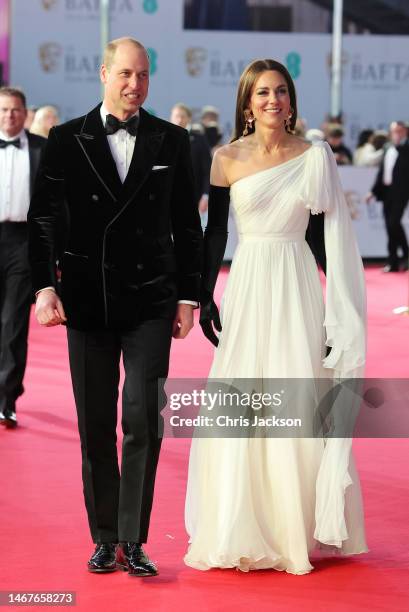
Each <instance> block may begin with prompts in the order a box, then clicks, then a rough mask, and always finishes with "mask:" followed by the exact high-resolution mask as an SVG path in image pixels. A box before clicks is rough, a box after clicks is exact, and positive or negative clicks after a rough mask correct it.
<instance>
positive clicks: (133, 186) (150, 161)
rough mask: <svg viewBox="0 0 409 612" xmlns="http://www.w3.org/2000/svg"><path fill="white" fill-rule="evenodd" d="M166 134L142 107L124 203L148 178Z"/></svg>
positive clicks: (122, 194)
mask: <svg viewBox="0 0 409 612" xmlns="http://www.w3.org/2000/svg"><path fill="white" fill-rule="evenodd" d="M164 136H165V132H163V131H161V130H160V129H158V128H157V126H156V125H155V122H154V120H153V119H152V117H151V116H150V115H149V113H147V112H146V111H144V110H143V108H141V109H140V111H139V126H138V133H137V135H136V141H135V149H134V152H133V156H132V160H131V165H130V167H129V171H128V174H127V176H126V179H125V182H124V184H123V192H122V193H121V199H122V201H123V202H124V203H127V202H129V201H130V200H131V199H132V198H133V197H134V195H135V194H136V192H137V191H138V190H139V189H140V188H141V187H142V185H143V184H144V182H145V180H146V179H147V178H148V176H149V174H150V172H151V170H152V166H153V165H154V163H155V160H156V158H157V155H158V153H159V149H160V147H161V145H162V142H163V138H164Z"/></svg>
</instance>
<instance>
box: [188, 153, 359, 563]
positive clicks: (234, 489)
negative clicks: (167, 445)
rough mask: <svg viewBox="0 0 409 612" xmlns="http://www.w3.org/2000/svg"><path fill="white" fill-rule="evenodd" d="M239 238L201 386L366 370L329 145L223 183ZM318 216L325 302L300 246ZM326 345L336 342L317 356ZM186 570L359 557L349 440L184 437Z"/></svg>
mask: <svg viewBox="0 0 409 612" xmlns="http://www.w3.org/2000/svg"><path fill="white" fill-rule="evenodd" d="M231 202H232V206H233V208H234V212H235V217H236V223H237V228H238V233H239V245H238V247H237V250H236V253H235V256H234V259H233V262H232V266H231V270H230V274H229V277H228V281H227V285H226V289H225V292H224V296H223V300H222V307H221V318H222V326H223V331H222V332H221V334H220V338H219V346H218V348H217V349H216V350H215V353H214V360H213V364H212V367H211V370H210V373H209V378H210V379H231V378H234V379H239V378H256V379H263V378H264V379H267V378H277V377H278V378H323V377H328V376H331V377H332V376H335V377H337V378H344V377H353V376H358V375H361V374H362V366H363V364H364V361H365V328H366V323H365V312H366V305H365V286H364V275H363V267H362V261H361V258H360V255H359V252H358V248H357V244H356V240H355V237H354V231H353V228H352V223H351V220H350V215H349V212H348V209H347V205H346V202H345V198H344V196H343V192H342V188H341V185H340V181H339V177H338V171H337V167H336V162H335V159H334V157H333V154H332V152H331V149H330V148H329V146H328V145H327V144H326V143H315V144H314V145H312V146H311V147H310V148H309V149H308V150H307V151H305V152H304V153H303V154H301V155H299V156H298V157H296V158H294V159H292V160H289V161H287V162H285V163H283V164H280V165H279V166H275V167H272V168H269V169H267V170H262V171H260V172H257V173H255V174H253V175H251V176H248V177H245V178H242V179H240V180H238V181H236V182H235V183H234V184H233V185H232V186H231ZM310 213H312V214H319V213H325V246H326V253H327V279H326V304H325V307H324V301H323V295H322V289H321V284H320V280H319V274H318V270H317V266H316V262H315V259H314V257H313V255H312V253H311V251H310V249H309V247H308V245H307V243H306V242H305V231H306V228H307V225H308V219H309V215H310ZM325 344H327V345H328V346H331V347H332V350H331V353H330V355H329V356H328V357H326V358H324V356H325ZM185 519H186V528H187V531H188V533H189V536H190V545H189V550H188V552H187V554H186V556H185V559H184V560H185V563H186V564H187V565H189V566H191V567H194V568H197V569H202V570H206V569H210V568H212V567H219V568H229V567H236V568H238V569H241V570H243V571H248V570H251V569H264V568H275V569H277V570H285V571H287V572H290V573H293V574H304V573H307V572H309V571H311V569H313V566H312V565H311V563H310V560H309V553H310V552H311V551H312V550H313V549H314V548H316V547H322V548H328V547H330V548H331V549H333V550H334V551H336V552H339V553H341V554H355V553H361V552H366V551H367V547H366V541H365V531H364V521H363V509H362V499H361V491H360V484H359V479H358V476H357V473H356V469H355V465H354V459H353V455H352V451H351V440H349V439H329V440H327V441H324V440H323V439H318V438H251V439H244V438H229V439H226V438H225V439H220V438H212V439H209V438H194V439H193V440H192V446H191V452H190V461H189V475H188V486H187V496H186V509H185Z"/></svg>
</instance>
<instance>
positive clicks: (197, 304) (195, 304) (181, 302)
mask: <svg viewBox="0 0 409 612" xmlns="http://www.w3.org/2000/svg"><path fill="white" fill-rule="evenodd" d="M178 304H189V306H194V307H195V308H199V303H198V302H193V301H192V300H179V301H178Z"/></svg>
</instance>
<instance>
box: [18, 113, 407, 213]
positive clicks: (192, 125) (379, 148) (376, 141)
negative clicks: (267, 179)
mask: <svg viewBox="0 0 409 612" xmlns="http://www.w3.org/2000/svg"><path fill="white" fill-rule="evenodd" d="M27 111H28V112H27V120H26V123H25V128H26V129H27V130H29V131H30V132H31V133H32V134H37V135H39V136H43V137H44V138H47V136H48V133H49V131H50V129H51V128H52V127H53V126H54V125H58V123H59V122H60V118H59V114H58V109H57V108H56V107H55V106H52V105H46V106H41V107H39V108H36V107H33V106H31V107H28V109H27ZM169 118H170V121H171V122H172V123H176V124H177V125H181V126H182V127H184V128H186V129H188V131H189V132H190V134H191V144H192V148H193V149H196V148H200V149H202V157H203V158H206V156H207V153H206V152H203V151H204V147H203V144H204V143H205V144H206V147H207V149H208V151H209V152H210V154H213V152H214V150H215V149H216V148H217V147H219V146H221V145H222V144H223V142H226V141H227V140H228V139H229V135H228V134H224V133H223V129H222V127H221V123H220V115H219V111H218V109H217V108H216V107H215V106H210V105H207V106H204V107H203V108H202V109H201V111H200V113H199V119H198V121H193V109H192V108H191V107H189V106H188V105H187V104H185V103H182V102H179V103H177V104H175V106H174V107H173V108H172V110H171V113H170V117H169ZM398 123H402V124H403V125H405V127H406V129H407V130H408V131H409V124H404V123H403V122H400V121H398ZM295 133H296V134H297V135H298V136H300V137H302V138H305V139H306V140H308V141H310V142H314V141H317V140H325V141H327V142H328V144H329V145H330V147H331V149H332V151H333V153H334V155H335V158H336V160H337V163H338V165H340V166H343V165H354V166H366V167H371V166H379V165H380V164H381V162H382V158H383V155H384V152H385V147H386V146H387V145H388V144H389V143H390V137H389V136H390V134H389V132H387V131H386V130H373V129H370V128H367V129H364V130H362V131H361V132H360V134H359V136H358V140H357V143H356V147H355V149H354V150H353V151H352V150H351V149H350V148H349V147H347V146H346V145H345V143H344V126H343V121H342V118H341V117H327V118H326V119H325V120H324V122H323V123H322V125H321V126H320V128H308V127H307V122H306V120H305V119H300V118H299V119H298V120H297V124H296V128H295ZM201 137H203V140H202V138H201ZM196 141H197V142H199V144H198V145H197V144H196ZM202 166H203V167H204V168H207V162H206V163H202ZM200 208H201V209H202V210H203V209H204V208H205V202H204V201H203V200H202V201H201V202H200Z"/></svg>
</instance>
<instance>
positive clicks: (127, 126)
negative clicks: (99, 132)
mask: <svg viewBox="0 0 409 612" xmlns="http://www.w3.org/2000/svg"><path fill="white" fill-rule="evenodd" d="M138 124H139V117H138V115H134V116H133V117H131V118H130V119H128V120H127V121H119V119H117V118H116V117H114V115H107V116H106V123H105V134H106V135H107V136H110V135H111V134H115V132H117V131H118V130H126V131H127V132H128V134H131V136H136V133H137V131H138Z"/></svg>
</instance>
